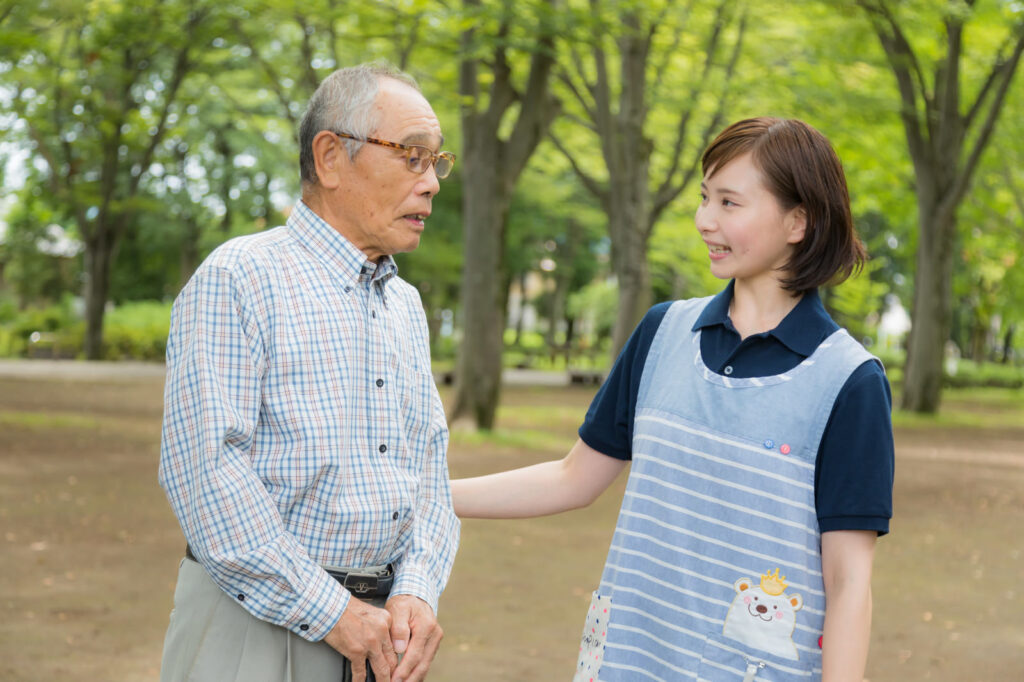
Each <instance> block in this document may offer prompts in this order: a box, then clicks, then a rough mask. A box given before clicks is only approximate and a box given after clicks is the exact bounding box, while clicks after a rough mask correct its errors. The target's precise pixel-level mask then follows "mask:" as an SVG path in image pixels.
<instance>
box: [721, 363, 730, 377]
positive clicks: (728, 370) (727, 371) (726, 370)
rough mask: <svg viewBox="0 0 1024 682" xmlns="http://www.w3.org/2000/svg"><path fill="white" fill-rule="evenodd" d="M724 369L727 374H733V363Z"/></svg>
mask: <svg viewBox="0 0 1024 682" xmlns="http://www.w3.org/2000/svg"><path fill="white" fill-rule="evenodd" d="M722 371H723V372H725V373H726V374H727V375H728V374H732V365H726V367H725V369H724V370H722Z"/></svg>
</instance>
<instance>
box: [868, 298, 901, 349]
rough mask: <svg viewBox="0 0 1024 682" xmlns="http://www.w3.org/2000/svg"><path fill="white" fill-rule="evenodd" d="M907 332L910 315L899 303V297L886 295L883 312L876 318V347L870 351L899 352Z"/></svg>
mask: <svg viewBox="0 0 1024 682" xmlns="http://www.w3.org/2000/svg"><path fill="white" fill-rule="evenodd" d="M909 331H910V314H909V313H907V309H906V308H904V307H903V304H902V303H900V299H899V296H897V295H896V294H888V295H887V296H886V297H885V310H884V311H883V312H882V315H881V316H880V317H879V318H878V332H877V334H878V345H877V346H875V348H873V349H872V350H874V351H880V350H882V351H885V350H899V349H900V348H902V347H903V340H904V339H905V338H906V336H907V332H909Z"/></svg>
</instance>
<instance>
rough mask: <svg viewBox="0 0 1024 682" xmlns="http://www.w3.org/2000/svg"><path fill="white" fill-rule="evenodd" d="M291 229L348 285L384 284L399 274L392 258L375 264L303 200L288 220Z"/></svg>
mask: <svg viewBox="0 0 1024 682" xmlns="http://www.w3.org/2000/svg"><path fill="white" fill-rule="evenodd" d="M287 225H288V229H289V231H291V233H292V234H293V235H294V236H295V238H296V239H297V240H298V241H299V243H300V244H302V245H303V246H305V247H306V248H307V249H308V250H309V251H310V253H312V254H313V256H314V257H316V258H317V259H319V260H320V261H321V262H323V263H324V264H325V265H327V266H329V267H330V268H331V269H333V270H336V271H337V272H338V273H339V275H340V276H341V277H342V278H343V279H344V280H346V281H351V282H356V283H364V282H380V283H381V284H383V283H384V282H386V281H387V280H389V279H391V278H392V277H394V276H395V275H397V274H398V265H397V264H396V263H395V259H394V258H392V257H391V256H384V257H383V258H381V259H380V261H379V262H377V263H374V262H373V261H371V260H368V259H367V258H366V254H365V253H363V252H362V251H360V250H359V249H358V248H356V246H355V245H354V244H353V243H352V242H350V241H349V240H348V239H345V237H343V236H342V235H341V233H340V232H338V231H337V230H335V229H334V228H333V227H331V226H330V225H328V224H327V221H325V220H324V219H323V218H321V217H320V216H319V215H317V214H316V213H315V212H314V211H313V209H311V208H310V207H309V206H307V205H306V204H305V202H303V201H302V200H301V199H300V200H299V201H297V202H295V207H294V208H293V209H292V212H291V215H289V216H288V222H287Z"/></svg>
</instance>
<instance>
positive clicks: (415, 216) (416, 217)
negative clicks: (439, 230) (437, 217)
mask: <svg viewBox="0 0 1024 682" xmlns="http://www.w3.org/2000/svg"><path fill="white" fill-rule="evenodd" d="M429 215H430V214H429V213H410V214H408V215H406V216H403V217H404V218H405V219H406V220H408V221H410V222H413V223H416V224H417V225H419V226H420V227H423V224H424V223H425V222H426V220H427V217H428V216H429Z"/></svg>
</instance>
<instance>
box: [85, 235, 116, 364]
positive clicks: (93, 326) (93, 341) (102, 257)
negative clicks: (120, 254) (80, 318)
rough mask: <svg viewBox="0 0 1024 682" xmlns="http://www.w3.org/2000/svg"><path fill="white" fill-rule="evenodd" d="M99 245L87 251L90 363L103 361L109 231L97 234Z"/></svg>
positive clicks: (87, 350)
mask: <svg viewBox="0 0 1024 682" xmlns="http://www.w3.org/2000/svg"><path fill="white" fill-rule="evenodd" d="M96 234H97V235H99V237H100V239H99V241H97V242H95V243H93V244H91V245H89V248H87V249H86V250H85V258H84V261H85V263H84V265H85V345H84V351H85V357H86V359H87V360H100V359H102V358H103V316H104V314H105V313H106V307H107V295H108V293H109V290H110V266H111V263H112V262H113V248H112V245H111V244H109V243H107V241H106V239H105V238H106V237H109V233H108V231H107V230H99V229H97V230H96Z"/></svg>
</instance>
